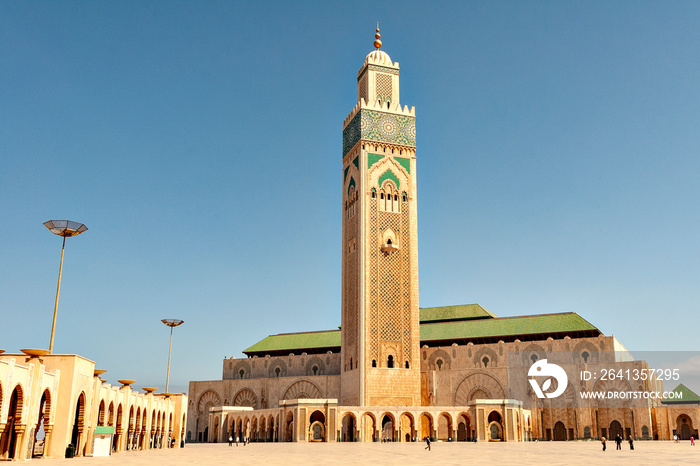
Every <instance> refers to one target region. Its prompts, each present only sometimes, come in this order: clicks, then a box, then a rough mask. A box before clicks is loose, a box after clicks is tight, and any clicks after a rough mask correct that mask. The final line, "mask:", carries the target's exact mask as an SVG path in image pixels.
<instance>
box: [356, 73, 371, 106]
mask: <svg viewBox="0 0 700 466" xmlns="http://www.w3.org/2000/svg"><path fill="white" fill-rule="evenodd" d="M359 94H360V95H359V96H357V100H358V102H359V100H360V99H365V102H367V101H368V100H369V96H368V95H367V80H366V79H363V80H362V81H360V85H359Z"/></svg>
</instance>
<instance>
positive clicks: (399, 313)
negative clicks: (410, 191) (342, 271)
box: [367, 199, 417, 367]
mask: <svg viewBox="0 0 700 466" xmlns="http://www.w3.org/2000/svg"><path fill="white" fill-rule="evenodd" d="M369 225H370V236H369V237H370V238H372V240H370V243H369V246H370V264H369V266H370V280H369V294H370V302H369V316H368V317H369V319H368V322H367V325H368V335H367V336H368V348H367V349H368V353H369V354H368V355H367V356H368V360H372V359H379V348H380V344H381V343H382V342H397V341H400V342H401V348H402V351H403V354H401V355H397V357H400V358H401V359H400V361H409V363H410V364H411V365H412V364H413V361H412V360H411V348H412V344H413V343H414V342H413V341H412V335H411V275H410V269H411V268H410V266H409V264H410V260H411V256H410V242H411V235H410V213H409V208H408V202H404V203H402V209H401V215H400V216H396V215H392V214H390V213H387V212H381V211H379V209H378V206H377V200H376V199H371V200H370V221H369ZM388 228H391V229H392V230H393V231H394V232H395V233H396V234H397V236H398V239H399V244H400V245H401V249H400V250H399V251H398V252H396V253H394V254H390V255H384V254H382V253H381V252H380V249H379V246H380V244H379V241H380V240H379V234H378V233H379V232H381V231H385V230H386V229H388ZM375 238H376V239H375ZM380 290H381V292H380ZM415 337H417V335H416V336H415ZM411 367H412V366H411Z"/></svg>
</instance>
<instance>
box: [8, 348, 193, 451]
mask: <svg viewBox="0 0 700 466" xmlns="http://www.w3.org/2000/svg"><path fill="white" fill-rule="evenodd" d="M103 372H104V371H100V370H97V371H96V370H95V363H94V362H92V361H90V360H88V359H85V358H83V357H81V356H76V355H62V354H52V355H41V356H40V357H39V356H29V357H28V355H26V354H5V353H3V354H0V459H29V458H33V457H46V458H62V457H64V456H66V454H67V451H68V449H69V445H70V446H72V447H71V451H72V453H73V454H74V455H75V456H85V455H95V456H97V455H100V454H111V453H114V452H120V451H126V450H137V449H138V450H142V449H149V448H168V447H171V446H174V445H178V446H179V445H180V444H181V442H182V441H183V440H184V437H185V425H186V422H187V417H186V409H187V396H186V395H184V394H180V395H168V396H165V395H162V394H156V393H153V392H152V391H147V392H146V393H138V392H136V391H135V390H133V389H132V387H131V385H130V384H127V385H122V386H119V387H112V386H111V385H109V384H107V383H104V382H103V381H102V380H101V379H100V377H99V376H100V375H101V374H102V373H103ZM59 374H60V377H59ZM58 400H70V401H69V402H59V401H58ZM100 447H101V448H100ZM93 448H94V449H93Z"/></svg>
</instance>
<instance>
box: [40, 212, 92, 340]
mask: <svg viewBox="0 0 700 466" xmlns="http://www.w3.org/2000/svg"><path fill="white" fill-rule="evenodd" d="M44 226H45V227H46V228H48V229H49V230H50V231H51V233H53V234H54V235H58V236H63V246H61V264H60V265H59V266H58V286H57V287H56V303H55V304H54V306H53V324H51V342H50V343H49V354H52V353H53V337H54V334H55V333H56V314H57V313H58V295H59V293H60V292H61V273H62V272H63V252H64V251H65V249H66V238H67V237H70V236H78V235H79V234H80V233H82V232H84V231H87V229H88V228H87V227H86V226H85V225H83V224H82V223H78V222H71V221H70V220H49V221H48V222H44Z"/></svg>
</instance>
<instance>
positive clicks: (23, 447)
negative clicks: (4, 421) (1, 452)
mask: <svg viewBox="0 0 700 466" xmlns="http://www.w3.org/2000/svg"><path fill="white" fill-rule="evenodd" d="M26 430H27V425H26V424H16V425H15V434H16V435H17V440H16V441H15V451H14V459H17V460H19V459H25V458H26V457H27V446H28V445H27V443H28V442H27V441H26V439H25V435H24V433H25V432H26ZM10 453H12V452H10Z"/></svg>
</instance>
